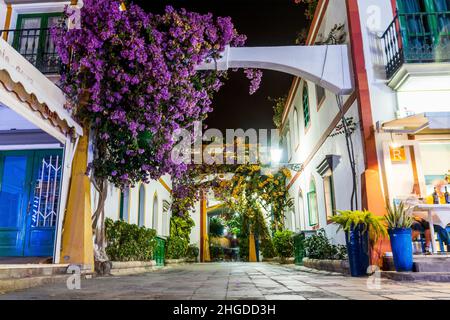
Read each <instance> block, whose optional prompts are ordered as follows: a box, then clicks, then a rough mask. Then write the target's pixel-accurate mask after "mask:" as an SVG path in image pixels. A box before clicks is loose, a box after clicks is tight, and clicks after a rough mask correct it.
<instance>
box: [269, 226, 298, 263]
mask: <svg viewBox="0 0 450 320" xmlns="http://www.w3.org/2000/svg"><path fill="white" fill-rule="evenodd" d="M293 235H294V233H293V232H292V231H289V230H284V231H276V232H275V234H274V236H273V246H274V248H275V252H276V254H277V255H278V256H279V257H280V258H290V257H293V256H294V239H293Z"/></svg>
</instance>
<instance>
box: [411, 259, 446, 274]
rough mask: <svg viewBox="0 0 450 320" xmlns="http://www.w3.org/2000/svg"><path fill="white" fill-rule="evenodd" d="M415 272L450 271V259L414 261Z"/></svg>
mask: <svg viewBox="0 0 450 320" xmlns="http://www.w3.org/2000/svg"><path fill="white" fill-rule="evenodd" d="M413 268H414V269H413V270H414V271H415V272H448V273H450V260H437V259H433V261H414V267H413Z"/></svg>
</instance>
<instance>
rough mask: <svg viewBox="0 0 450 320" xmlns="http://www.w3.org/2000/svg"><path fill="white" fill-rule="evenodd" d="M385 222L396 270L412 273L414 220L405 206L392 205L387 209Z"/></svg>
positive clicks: (400, 204)
mask: <svg viewBox="0 0 450 320" xmlns="http://www.w3.org/2000/svg"><path fill="white" fill-rule="evenodd" d="M386 210H387V215H386V216H385V221H386V223H387V227H388V233H389V238H390V240H391V248H392V255H393V256H394V265H395V270H397V271H412V269H413V252H412V244H411V241H412V230H411V226H412V224H413V221H414V218H413V217H412V216H410V215H408V213H407V211H408V209H407V208H405V204H404V203H403V202H400V203H399V204H398V205H396V204H395V202H394V203H392V205H389V206H388V207H387V208H386Z"/></svg>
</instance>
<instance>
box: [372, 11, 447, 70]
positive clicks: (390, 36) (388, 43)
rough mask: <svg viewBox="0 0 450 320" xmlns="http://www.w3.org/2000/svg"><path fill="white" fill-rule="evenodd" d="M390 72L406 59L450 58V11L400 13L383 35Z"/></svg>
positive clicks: (418, 60)
mask: <svg viewBox="0 0 450 320" xmlns="http://www.w3.org/2000/svg"><path fill="white" fill-rule="evenodd" d="M381 40H382V44H383V51H384V60H385V67H386V76H387V77H388V78H391V77H392V76H393V75H394V74H395V73H396V72H397V70H398V69H400V67H401V66H402V65H403V64H404V63H430V62H449V61H450V11H448V12H415V13H397V15H396V16H395V18H394V20H393V21H392V23H391V24H390V25H389V27H388V28H387V30H386V31H385V32H384V33H383V35H382V36H381Z"/></svg>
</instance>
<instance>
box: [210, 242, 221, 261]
mask: <svg viewBox="0 0 450 320" xmlns="http://www.w3.org/2000/svg"><path fill="white" fill-rule="evenodd" d="M209 254H210V256H211V260H212V261H220V260H223V259H224V257H225V253H224V250H223V248H222V247H221V246H216V245H212V246H210V247H209Z"/></svg>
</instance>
